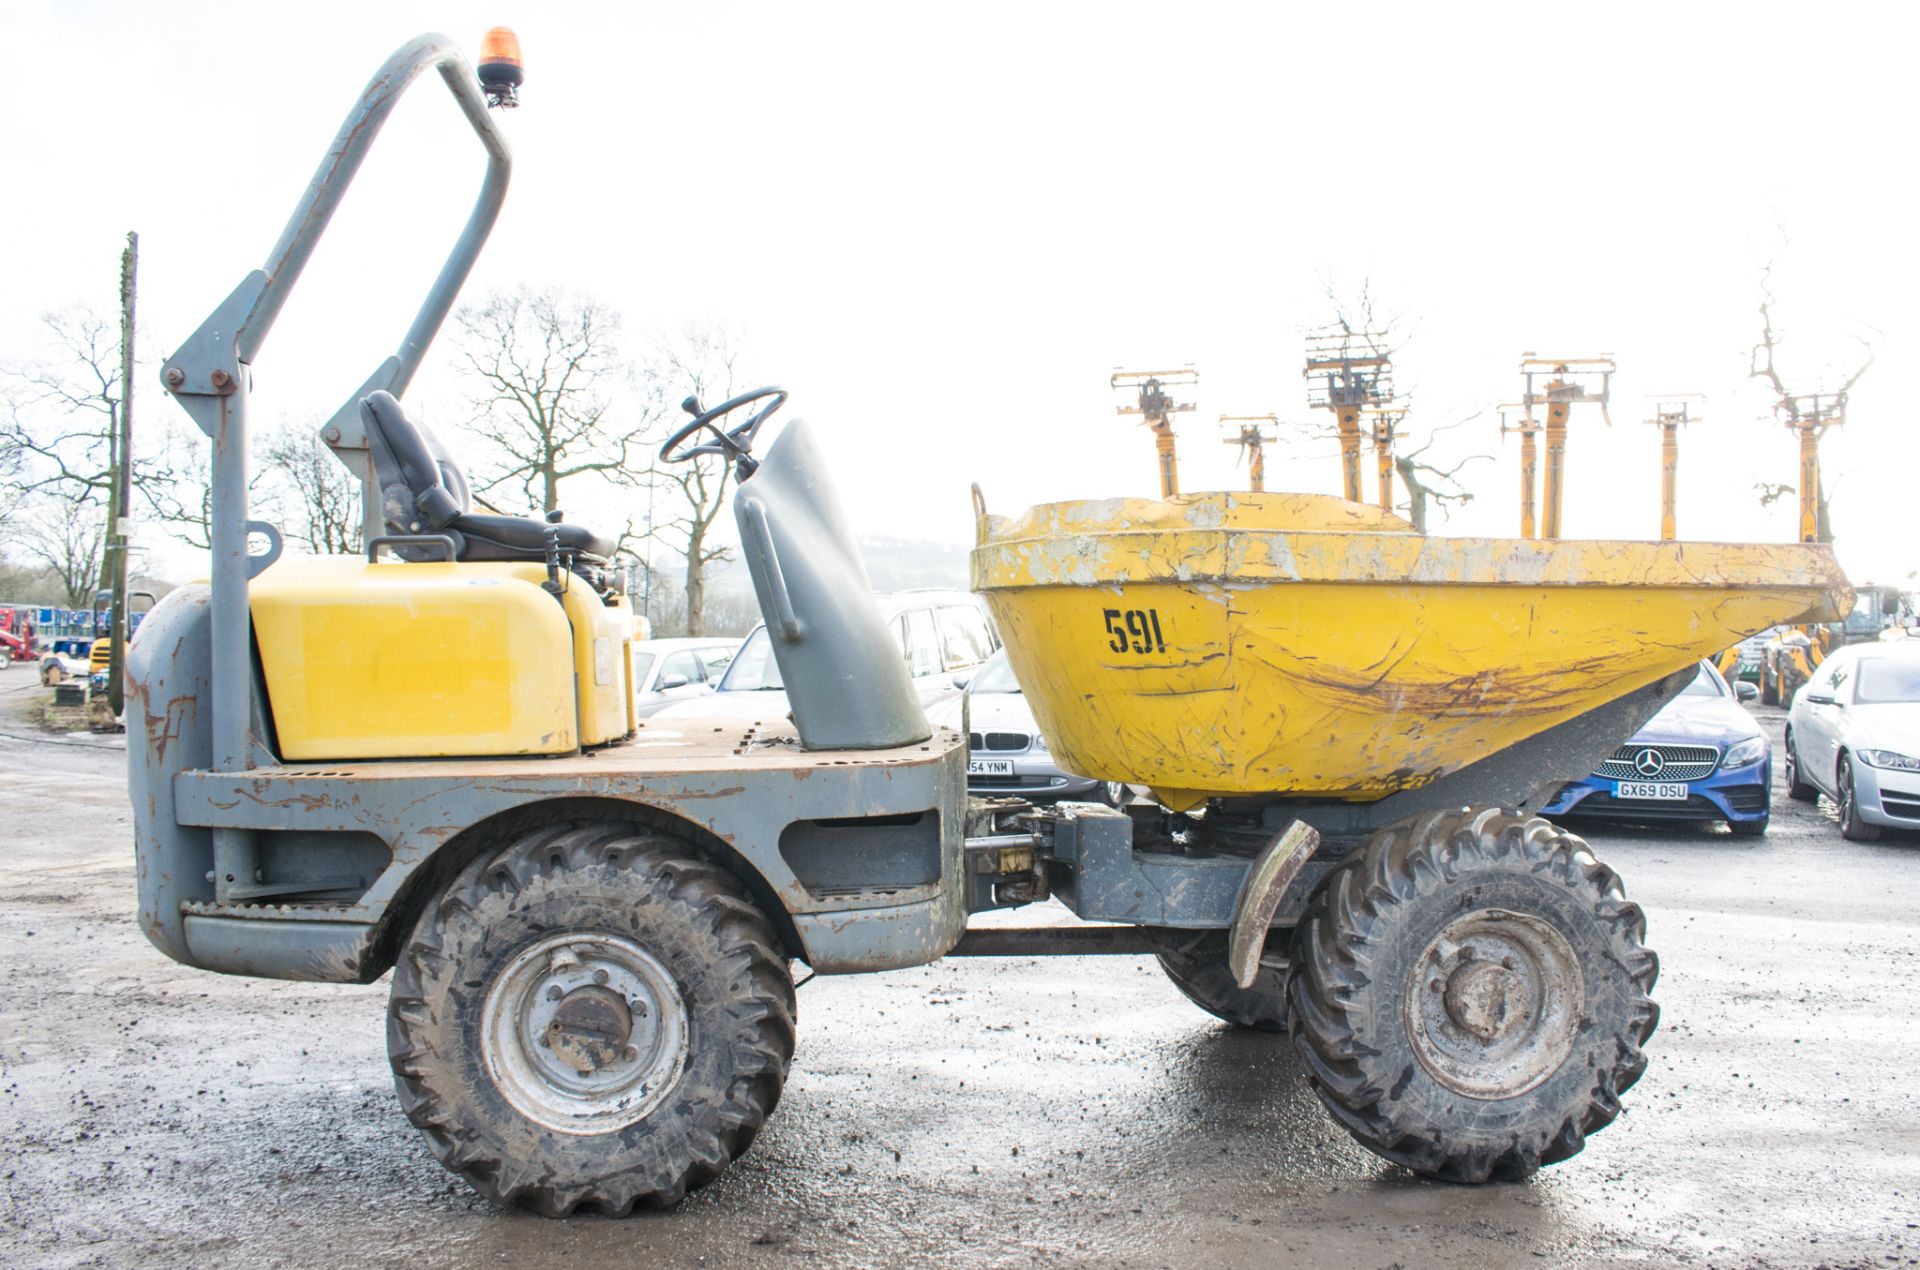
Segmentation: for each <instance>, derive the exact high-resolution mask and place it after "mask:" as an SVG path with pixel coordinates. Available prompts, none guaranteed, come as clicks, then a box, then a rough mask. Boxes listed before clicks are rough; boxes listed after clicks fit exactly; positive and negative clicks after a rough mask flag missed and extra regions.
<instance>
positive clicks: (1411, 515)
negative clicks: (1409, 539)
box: [1393, 410, 1493, 534]
mask: <svg viewBox="0 0 1920 1270" xmlns="http://www.w3.org/2000/svg"><path fill="white" fill-rule="evenodd" d="M1485 413H1486V412H1485V411H1484V410H1476V411H1474V412H1473V413H1472V414H1470V415H1467V416H1465V417H1464V418H1460V419H1455V420H1454V421H1453V422H1452V423H1443V424H1441V425H1440V426H1439V427H1437V428H1434V429H1433V430H1432V431H1430V432H1428V433H1427V438H1426V440H1425V441H1423V442H1421V443H1420V444H1419V445H1418V446H1416V447H1414V448H1413V449H1411V450H1402V451H1401V452H1400V453H1398V454H1396V455H1394V456H1393V466H1394V470H1395V471H1397V472H1399V473H1400V482H1401V484H1403V485H1405V486H1406V487H1407V519H1408V520H1409V521H1410V522H1412V524H1413V528H1414V532H1415V533H1422V534H1424V533H1426V532H1427V504H1428V503H1429V502H1431V503H1432V504H1433V505H1434V506H1435V507H1436V508H1437V509H1438V510H1439V512H1440V515H1441V517H1442V518H1443V519H1444V518H1445V516H1446V514H1447V509H1448V508H1449V507H1457V506H1460V505H1462V504H1465V503H1470V502H1472V501H1473V491H1471V490H1469V489H1468V488H1467V487H1466V483H1465V482H1464V481H1463V480H1462V478H1461V473H1463V472H1464V471H1465V470H1466V469H1467V467H1468V466H1469V465H1471V464H1473V463H1479V462H1487V463H1491V462H1492V461H1493V456H1492V455H1491V454H1469V455H1467V456H1466V457H1464V458H1462V459H1459V460H1458V461H1457V462H1455V463H1453V464H1452V465H1451V466H1448V467H1442V466H1441V465H1440V463H1439V462H1437V461H1435V460H1432V459H1428V458H1426V457H1424V456H1425V455H1426V454H1427V453H1428V452H1429V451H1431V450H1432V449H1433V447H1434V443H1435V442H1436V441H1438V440H1439V439H1440V436H1441V434H1442V433H1446V432H1451V431H1453V430H1454V429H1455V428H1458V427H1460V426H1461V425H1462V424H1467V423H1471V422H1473V421H1474V420H1475V419H1478V418H1480V417H1481V416H1482V415H1483V414H1485Z"/></svg>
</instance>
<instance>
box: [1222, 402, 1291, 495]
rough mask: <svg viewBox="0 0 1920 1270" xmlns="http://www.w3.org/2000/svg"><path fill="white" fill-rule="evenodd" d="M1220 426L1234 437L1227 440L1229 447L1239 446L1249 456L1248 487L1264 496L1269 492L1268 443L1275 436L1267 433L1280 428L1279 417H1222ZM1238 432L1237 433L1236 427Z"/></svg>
mask: <svg viewBox="0 0 1920 1270" xmlns="http://www.w3.org/2000/svg"><path fill="white" fill-rule="evenodd" d="M1220 426H1221V427H1223V428H1226V429H1227V430H1228V431H1229V432H1233V433H1234V435H1232V436H1230V437H1228V438H1227V439H1226V443H1227V444H1228V445H1237V446H1239V447H1240V448H1241V449H1242V450H1243V451H1245V452H1246V456H1247V486H1248V488H1249V489H1250V490H1252V491H1253V492H1254V493H1255V494H1264V493H1266V490H1267V453H1266V444H1267V442H1269V441H1271V440H1273V439H1274V434H1273V433H1271V432H1269V431H1267V428H1268V426H1272V427H1276V428H1277V427H1279V426H1280V416H1278V415H1221V416H1220ZM1236 426H1237V427H1238V431H1237V432H1235V431H1234V429H1235V427H1236Z"/></svg>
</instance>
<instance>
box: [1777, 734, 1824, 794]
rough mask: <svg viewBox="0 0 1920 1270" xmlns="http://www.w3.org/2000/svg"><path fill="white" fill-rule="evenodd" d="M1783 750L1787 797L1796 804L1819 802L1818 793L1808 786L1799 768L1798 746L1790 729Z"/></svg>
mask: <svg viewBox="0 0 1920 1270" xmlns="http://www.w3.org/2000/svg"><path fill="white" fill-rule="evenodd" d="M1785 750H1786V753H1785V755H1784V756H1783V761H1784V763H1785V764H1786V769H1787V770H1786V772H1785V776H1786V778H1787V797H1788V798H1791V799H1793V801H1795V802H1796V803H1812V802H1818V801H1820V791H1819V790H1817V789H1815V788H1814V787H1813V786H1812V785H1809V784H1808V783H1807V781H1806V779H1805V777H1804V776H1803V775H1802V772H1801V768H1800V746H1799V743H1798V742H1796V741H1795V740H1794V739H1793V729H1792V728H1788V729H1787V743H1786V746H1785Z"/></svg>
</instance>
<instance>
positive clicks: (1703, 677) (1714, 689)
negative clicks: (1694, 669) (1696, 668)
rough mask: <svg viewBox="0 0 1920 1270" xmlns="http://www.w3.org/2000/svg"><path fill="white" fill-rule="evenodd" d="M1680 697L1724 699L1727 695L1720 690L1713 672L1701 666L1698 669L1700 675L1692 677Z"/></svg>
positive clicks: (1718, 682)
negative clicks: (1691, 680)
mask: <svg viewBox="0 0 1920 1270" xmlns="http://www.w3.org/2000/svg"><path fill="white" fill-rule="evenodd" d="M1680 695H1681V696H1683V697H1724V696H1726V695H1727V694H1726V693H1724V692H1722V691H1721V690H1720V681H1719V680H1718V679H1715V678H1714V677H1713V672H1712V671H1711V670H1708V669H1707V668H1706V667H1705V666H1702V667H1700V673H1699V674H1697V675H1695V676H1694V677H1693V682H1692V683H1690V684H1688V685H1687V686H1686V689H1685V690H1684V691H1683V692H1681V694H1680Z"/></svg>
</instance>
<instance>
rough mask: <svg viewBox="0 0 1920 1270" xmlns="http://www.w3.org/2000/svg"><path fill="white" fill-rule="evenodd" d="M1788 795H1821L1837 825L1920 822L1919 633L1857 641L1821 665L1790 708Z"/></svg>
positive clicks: (1806, 798) (1850, 828)
mask: <svg viewBox="0 0 1920 1270" xmlns="http://www.w3.org/2000/svg"><path fill="white" fill-rule="evenodd" d="M1785 749H1786V757H1785V760H1784V762H1785V764H1786V771H1785V775H1786V778H1787V794H1788V796H1789V797H1792V798H1797V799H1799V800H1801V801H1802V802H1812V801H1813V800H1814V799H1816V798H1818V797H1819V796H1820V795H1821V794H1825V795H1826V796H1827V797H1829V798H1831V799H1833V801H1834V803H1835V804H1836V805H1838V807H1839V808H1840V832H1841V834H1842V835H1844V836H1845V837H1848V838H1851V839H1853V840H1855V841H1857V842H1872V841H1873V840H1874V839H1876V838H1878V837H1879V836H1880V832H1881V830H1882V829H1883V828H1894V829H1920V640H1896V641H1893V642H1891V643H1885V644H1854V645H1851V646H1850V647H1847V648H1842V649H1840V650H1839V651H1837V652H1835V653H1834V654H1833V656H1831V657H1829V658H1827V659H1826V661H1824V662H1822V663H1821V664H1820V669H1819V670H1817V671H1815V672H1814V675H1813V678H1812V679H1810V680H1808V681H1807V684H1806V686H1805V687H1803V688H1801V689H1800V691H1799V693H1798V694H1797V695H1795V697H1794V699H1793V708H1792V709H1791V710H1790V711H1789V712H1788V715H1787V743H1786V747H1785Z"/></svg>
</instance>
